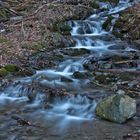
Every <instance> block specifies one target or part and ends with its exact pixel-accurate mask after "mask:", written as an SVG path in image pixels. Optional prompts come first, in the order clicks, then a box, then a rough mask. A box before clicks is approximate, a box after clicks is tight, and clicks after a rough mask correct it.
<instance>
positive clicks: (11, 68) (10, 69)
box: [4, 64, 18, 72]
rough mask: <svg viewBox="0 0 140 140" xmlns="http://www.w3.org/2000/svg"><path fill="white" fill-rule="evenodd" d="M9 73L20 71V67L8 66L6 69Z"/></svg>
mask: <svg viewBox="0 0 140 140" xmlns="http://www.w3.org/2000/svg"><path fill="white" fill-rule="evenodd" d="M4 68H5V69H6V71H8V72H16V71H18V67H17V65H15V64H8V65H6V66H5V67H4Z"/></svg>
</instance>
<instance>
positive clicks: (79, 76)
mask: <svg viewBox="0 0 140 140" xmlns="http://www.w3.org/2000/svg"><path fill="white" fill-rule="evenodd" d="M73 77H74V78H76V79H87V78H89V77H92V74H90V73H89V72H79V71H76V72H74V73H73Z"/></svg>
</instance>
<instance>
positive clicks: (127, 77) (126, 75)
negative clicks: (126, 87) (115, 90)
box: [119, 73, 132, 81]
mask: <svg viewBox="0 0 140 140" xmlns="http://www.w3.org/2000/svg"><path fill="white" fill-rule="evenodd" d="M119 77H120V79H121V80H122V81H129V80H131V79H132V75H130V74H129V73H122V74H120V75H119Z"/></svg>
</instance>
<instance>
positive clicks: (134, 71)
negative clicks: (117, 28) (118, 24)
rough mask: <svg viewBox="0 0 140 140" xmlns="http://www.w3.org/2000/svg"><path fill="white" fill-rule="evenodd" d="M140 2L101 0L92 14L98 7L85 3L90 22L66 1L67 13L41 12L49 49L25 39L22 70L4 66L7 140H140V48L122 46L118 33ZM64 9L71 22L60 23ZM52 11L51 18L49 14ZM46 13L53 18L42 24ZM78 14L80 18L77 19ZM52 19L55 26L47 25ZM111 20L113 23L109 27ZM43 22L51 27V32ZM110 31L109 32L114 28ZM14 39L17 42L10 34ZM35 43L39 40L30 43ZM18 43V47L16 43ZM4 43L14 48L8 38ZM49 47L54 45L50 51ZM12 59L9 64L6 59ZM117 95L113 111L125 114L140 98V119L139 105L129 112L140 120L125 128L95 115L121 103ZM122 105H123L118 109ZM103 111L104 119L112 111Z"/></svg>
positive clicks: (2, 119)
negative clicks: (121, 15) (122, 14)
mask: <svg viewBox="0 0 140 140" xmlns="http://www.w3.org/2000/svg"><path fill="white" fill-rule="evenodd" d="M137 2H138V1H123V0H120V1H119V2H118V1H115V3H112V2H110V1H109V2H103V1H99V2H97V3H96V5H95V3H92V4H93V5H94V6H96V9H97V10H93V8H91V7H90V8H89V5H91V2H90V3H84V2H83V1H81V3H84V4H83V5H84V6H83V5H82V4H81V5H82V6H81V5H78V7H79V9H80V10H81V9H82V8H84V10H83V11H84V12H86V9H88V10H87V13H83V16H82V17H84V18H83V19H82V18H81V17H79V16H81V15H82V14H81V13H82V12H81V11H79V12H78V13H77V11H73V10H74V9H75V8H74V7H72V5H74V6H75V7H76V8H77V3H76V1H69V0H68V1H66V5H67V6H66V7H64V6H63V4H62V3H63V1H61V2H60V3H59V2H58V3H57V2H54V3H52V4H45V6H43V7H41V9H38V10H37V11H36V16H37V17H35V18H39V19H40V21H42V24H43V26H42V28H43V29H42V31H43V32H41V33H42V34H43V35H42V36H43V37H46V36H47V37H46V42H45V44H43V45H42V42H41V43H35V44H33V45H32V44H31V45H29V44H28V43H29V42H30V39H31V38H28V40H26V39H25V38H24V39H25V40H24V41H26V42H22V43H24V44H22V49H23V50H24V51H23V52H21V53H23V54H24V55H23V54H22V55H21V56H24V57H23V59H21V56H20V57H19V59H18V60H16V59H13V61H14V62H16V63H18V64H19V66H17V65H13V64H10V65H3V66H2V68H1V69H0V72H1V71H2V72H1V74H0V76H5V75H7V76H6V77H5V78H4V77H2V78H1V83H0V84H1V90H0V105H1V107H0V139H3V140H11V139H12V140H16V139H17V140H20V139H24V140H28V139H29V140H32V139H33V140H40V139H41V140H48V139H51V140H53V139H54V140H55V139H57V140H58V139H61V140H62V139H68V140H70V139H76V140H79V139H88V140H93V139H95V140H96V139H97V140H104V139H107V140H108V139H116V140H119V139H120V140H121V139H139V138H140V137H139V135H140V134H139V126H140V124H139V116H140V114H139V86H140V84H139V83H140V79H139V75H140V71H139V67H140V62H139V61H140V59H139V58H140V55H139V50H137V49H135V43H133V42H131V43H130V42H128V41H124V40H123V41H122V40H121V39H119V38H116V37H115V36H114V35H112V31H113V30H114V24H115V21H116V20H117V19H118V18H119V13H120V12H121V11H122V10H124V9H125V8H128V7H131V6H133V5H134V4H135V3H137ZM97 4H98V6H97ZM44 7H47V8H48V9H47V8H45V9H44ZM97 7H98V8H99V7H100V8H99V9H98V8H97ZM62 8H67V12H66V13H65V16H64V15H62V16H59V17H57V16H56V13H58V11H59V12H60V11H61V10H62ZM94 8H95V7H94ZM43 9H44V10H43ZM50 9H53V12H54V13H55V14H54V15H55V16H53V19H50V18H49V15H50V14H51V13H52V11H51V10H50ZM39 11H41V13H40V12H39ZM89 11H90V12H89ZM69 12H70V13H71V16H70V14H69ZM46 13H47V14H48V15H47V16H44V14H46ZM42 15H43V17H46V18H42ZM73 15H77V16H78V17H77V16H76V18H75V17H74V16H73ZM87 15H89V16H87ZM85 16H86V17H87V18H85ZM63 17H65V21H66V22H65V23H63V22H62V23H61V24H59V23H56V21H55V20H58V19H61V20H62V21H63V19H62V18H63ZM110 17H111V19H110ZM50 21H52V23H53V24H52V25H51V24H48V23H49V22H50ZM107 21H110V23H111V24H109V25H108V24H107ZM19 22H21V21H19ZM28 22H29V21H28ZM26 24H27V23H26ZM28 24H29V23H28ZM44 24H45V25H49V27H47V29H46V26H44ZM106 24H107V26H106ZM13 25H14V26H15V25H16V24H15V23H14V24H13ZM34 25H35V26H33V27H31V26H29V28H33V29H36V30H33V31H34V32H33V34H37V32H36V31H38V30H37V29H38V28H37V27H38V26H37V25H38V24H34ZM39 25H40V24H39ZM44 27H45V28H44ZM104 27H108V28H107V30H106V29H105V28H104ZM48 28H49V29H50V30H53V32H50V30H48ZM22 31H23V30H22ZM28 31H29V30H28ZM44 31H45V32H44ZM46 31H47V34H46ZM48 31H49V32H48ZM11 32H12V33H11V34H13V35H16V36H17V35H18V32H16V33H17V34H14V32H13V31H11ZM60 33H61V34H60ZM33 34H32V35H33ZM44 34H45V35H44ZM37 35H38V36H34V37H39V36H40V33H39V34H37ZM48 35H49V38H48ZM8 36H9V37H10V38H11V36H10V34H8ZM42 36H41V37H42ZM54 36H55V37H54ZM39 38H40V37H39ZM16 39H17V37H16ZM34 39H35V38H32V39H31V41H33V40H34ZM36 39H37V38H36ZM36 39H35V40H36ZM47 39H49V40H47ZM50 39H52V40H51V41H50ZM13 40H14V42H16V41H17V40H15V38H14V39H13ZM2 41H3V40H2ZM5 42H6V44H5ZM46 43H47V44H46ZM51 43H52V44H51ZM54 44H55V47H54ZM3 45H4V46H5V45H7V40H5V41H4V42H3ZM44 45H48V46H49V47H50V46H51V45H52V46H53V47H50V48H47V49H48V50H46V48H44ZM64 45H65V46H64ZM19 46H20V45H19ZM19 46H17V47H19ZM60 46H61V48H60ZM56 47H58V48H57V49H56ZM34 48H36V49H34ZM54 48H55V49H54ZM27 49H29V50H30V51H27ZM36 50H40V51H36ZM47 51H48V52H47ZM25 52H26V53H25ZM3 58H5V56H3ZM5 60H8V61H9V59H6V58H5ZM29 66H30V67H29ZM40 69H42V70H40ZM15 71H16V72H15ZM13 75H14V76H13ZM21 75H24V77H22V76H21ZM112 95H113V96H112ZM115 95H119V96H118V97H117V99H116V100H115V103H114V104H113V105H112V106H114V108H115V107H116V104H117V105H119V110H122V108H123V106H125V105H126V108H127V105H130V108H131V102H132V104H133V105H134V104H135V100H136V102H137V113H136V114H135V109H136V108H135V106H133V105H132V106H133V107H132V108H131V109H130V108H129V109H128V111H130V113H131V114H130V115H129V117H130V118H131V117H133V116H134V115H135V117H134V118H133V119H132V120H129V121H128V122H127V123H125V124H117V123H112V122H108V121H105V120H101V119H100V118H98V117H97V116H96V114H95V108H96V105H97V104H98V103H99V102H102V100H103V99H104V98H106V97H108V96H110V97H111V99H114V98H112V97H114V96H115ZM125 95H127V96H125ZM121 96H125V97H126V98H124V99H126V100H127V101H128V102H127V101H126V102H123V101H122V100H123V99H120V97H121ZM128 96H130V97H131V98H134V99H130V97H128ZM119 100H120V103H122V104H118V102H117V101H119ZM104 101H105V100H104ZM121 101H122V102H121ZM129 102H130V104H129ZM103 103H104V102H103ZM109 103H110V102H109ZM123 103H126V104H123ZM107 105H108V104H107ZM104 106H105V105H104ZM109 106H110V105H109ZM101 108H102V107H101ZM120 108H121V109H120ZM107 109H110V108H107ZM111 109H112V108H111ZM124 109H125V108H124ZM117 111H118V108H116V112H113V115H115V114H116V116H117V115H121V114H118V112H117ZM99 112H100V111H99ZM124 112H125V111H124ZM100 113H101V115H100V116H104V114H103V113H108V112H106V111H105V112H100ZM100 113H99V114H100ZM111 113H112V112H111ZM125 113H128V112H125ZM113 115H111V117H112V118H113V119H110V121H113V120H116V116H113ZM105 116H107V115H105ZM109 117H110V116H109ZM117 117H118V118H119V117H121V116H117ZM129 117H126V116H125V115H124V118H125V120H124V118H123V121H122V122H125V121H126V119H129ZM103 118H106V117H103ZM106 119H107V118H106ZM117 122H118V121H117ZM120 122H121V121H120ZM120 130H121V131H120Z"/></svg>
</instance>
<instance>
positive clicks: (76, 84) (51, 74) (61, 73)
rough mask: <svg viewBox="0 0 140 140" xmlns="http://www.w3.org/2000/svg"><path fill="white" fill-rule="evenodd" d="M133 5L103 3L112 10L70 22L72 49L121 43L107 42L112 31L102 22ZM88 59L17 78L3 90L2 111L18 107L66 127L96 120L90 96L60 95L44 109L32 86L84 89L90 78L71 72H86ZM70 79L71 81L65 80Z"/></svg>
mask: <svg viewBox="0 0 140 140" xmlns="http://www.w3.org/2000/svg"><path fill="white" fill-rule="evenodd" d="M132 4H133V3H132V2H129V1H126V0H121V1H120V3H119V4H118V6H116V7H115V8H111V6H110V4H108V3H107V4H105V3H100V6H101V7H103V6H106V7H110V10H108V11H104V12H101V13H98V14H93V15H91V16H90V17H89V18H87V19H86V20H82V21H69V25H70V26H71V27H72V31H71V35H72V36H73V38H74V39H75V40H76V42H77V44H76V46H75V47H73V46H72V47H71V49H76V48H84V49H88V50H90V51H91V53H92V52H94V53H95V52H96V55H97V56H101V55H102V54H104V53H106V52H110V50H109V49H108V48H109V47H110V46H112V45H114V44H115V43H116V42H120V40H117V39H115V40H114V38H113V39H112V40H109V41H108V40H107V39H104V37H105V38H107V37H108V36H110V35H111V34H110V32H106V31H104V30H103V29H102V24H103V23H104V22H105V20H106V19H107V16H108V15H110V14H113V16H114V17H115V18H118V12H120V11H121V10H124V9H125V8H127V7H129V6H131V5H132ZM114 22H115V21H114ZM112 28H113V27H112ZM111 30H112V29H111ZM85 59H86V58H84V57H82V56H80V57H79V58H73V59H68V60H65V61H64V62H62V63H60V64H59V66H58V67H57V68H56V69H53V70H40V71H37V72H36V74H35V75H33V76H32V77H25V78H22V79H17V80H15V83H13V84H12V85H11V86H9V87H8V88H6V89H5V90H4V91H1V92H0V106H1V108H0V110H1V111H4V110H6V108H9V109H10V110H11V112H12V111H15V110H16V109H17V110H20V111H21V110H23V111H24V113H25V117H26V118H34V119H35V120H37V119H38V118H41V119H40V120H42V119H43V120H46V122H47V121H50V120H54V121H55V124H56V125H57V124H58V125H59V126H60V127H66V125H68V124H69V122H71V121H76V122H77V121H79V122H80V121H87V120H92V119H94V117H95V116H94V109H95V106H96V102H95V101H94V100H90V99H88V98H87V97H86V96H82V95H77V96H74V95H73V96H71V97H68V98H65V99H63V100H59V99H58V98H57V99H56V100H55V101H53V102H52V103H51V105H50V107H49V108H47V109H45V108H42V105H43V103H44V102H43V100H44V98H45V97H44V95H43V94H42V93H40V92H36V93H35V92H34V91H33V90H32V89H31V88H29V86H30V85H31V84H32V83H34V82H36V83H38V84H40V85H42V86H49V87H52V88H65V89H67V90H68V91H70V90H73V91H76V92H77V93H79V92H81V91H82V92H84V91H85V89H86V88H85V87H86V84H87V82H88V80H87V79H86V80H78V79H74V78H73V77H72V75H73V73H74V72H77V71H79V72H85V71H86V70H85V69H84V68H83V62H84V60H85ZM67 80H68V81H69V82H66V81H67ZM30 94H31V95H32V94H34V96H35V97H34V100H33V101H32V102H29V96H31V95H30ZM25 110H26V111H25ZM28 111H29V112H28ZM26 113H27V114H26ZM58 122H59V123H58ZM1 127H2V126H1Z"/></svg>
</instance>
